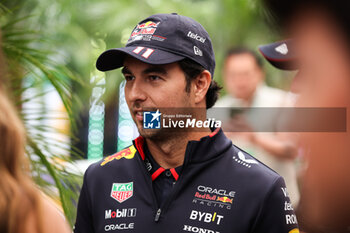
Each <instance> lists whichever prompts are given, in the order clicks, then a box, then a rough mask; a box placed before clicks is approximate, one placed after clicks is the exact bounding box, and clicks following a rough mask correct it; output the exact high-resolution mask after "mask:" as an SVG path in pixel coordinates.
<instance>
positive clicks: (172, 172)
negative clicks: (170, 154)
mask: <svg viewBox="0 0 350 233" xmlns="http://www.w3.org/2000/svg"><path fill="white" fill-rule="evenodd" d="M170 172H171V174H173V177H174V178H175V180H176V181H177V179H179V174H177V172H176V170H175V168H171V169H170Z"/></svg>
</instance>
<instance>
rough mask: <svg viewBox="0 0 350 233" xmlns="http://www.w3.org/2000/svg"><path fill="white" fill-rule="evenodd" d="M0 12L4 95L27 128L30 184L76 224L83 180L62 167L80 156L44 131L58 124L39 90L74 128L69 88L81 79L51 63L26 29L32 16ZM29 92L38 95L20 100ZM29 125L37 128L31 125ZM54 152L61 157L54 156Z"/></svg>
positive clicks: (40, 43)
mask: <svg viewBox="0 0 350 233" xmlns="http://www.w3.org/2000/svg"><path fill="white" fill-rule="evenodd" d="M1 9H2V14H1V17H0V23H1V24H0V25H1V30H2V37H3V38H2V39H3V42H2V50H3V52H4V55H5V58H6V62H7V64H8V71H9V74H10V75H8V79H9V80H8V81H9V82H8V89H9V92H10V94H11V95H12V97H13V99H14V101H15V103H16V105H17V106H18V108H20V110H21V111H20V112H21V116H22V119H23V121H24V124H25V126H26V127H27V138H28V139H27V140H28V146H27V154H28V155H29V157H30V158H31V165H32V171H33V178H34V179H35V181H36V183H37V184H38V185H39V186H40V187H41V189H42V190H43V191H44V192H45V193H46V194H48V195H49V196H51V197H52V198H54V199H56V198H59V201H60V203H61V204H62V208H63V210H64V212H65V214H66V216H67V219H68V220H69V221H70V222H71V223H72V222H73V221H74V218H75V207H74V202H72V200H76V199H77V197H78V193H79V185H80V184H81V176H79V175H75V174H73V173H72V172H71V171H67V170H66V168H65V166H62V164H64V163H69V162H70V159H69V158H67V157H66V156H65V155H67V154H70V153H75V154H78V151H77V150H75V149H74V148H73V149H71V148H70V147H69V146H68V147H67V145H65V144H64V142H63V141H62V142H60V141H59V140H57V139H56V138H55V137H57V135H60V134H62V133H60V132H58V130H57V129H56V128H53V127H50V126H49V125H47V124H46V123H45V121H47V120H51V119H57V116H50V115H49V114H51V113H49V112H48V110H45V107H44V106H45V105H44V104H43V102H42V101H41V99H42V98H43V96H44V95H45V94H47V93H46V92H47V91H46V90H44V89H43V88H42V87H43V85H45V83H47V84H49V85H51V86H52V87H53V88H54V90H55V91H56V92H57V93H58V94H59V96H60V98H61V100H62V103H63V105H64V107H65V110H66V111H67V113H68V114H67V116H64V115H62V114H61V115H62V116H61V117H63V119H64V120H67V121H69V120H70V125H71V126H72V127H74V126H75V122H74V121H72V119H73V117H72V115H73V111H72V99H74V98H77V96H75V95H74V94H72V92H71V88H70V83H71V81H76V82H79V79H78V78H77V76H75V75H73V74H72V72H70V71H69V70H68V69H67V68H66V67H65V66H64V65H63V64H60V63H59V62H57V61H55V60H54V59H51V58H50V56H51V54H52V51H50V50H49V49H47V48H45V45H47V41H46V40H45V39H43V38H44V37H42V34H41V33H40V32H39V31H37V30H36V29H32V25H30V24H28V22H30V19H31V18H34V17H33V16H23V17H18V16H17V15H16V14H14V13H13V12H11V11H10V10H7V8H5V7H4V6H3V5H2V6H1ZM28 80H31V84H30V85H27V86H26V85H24V83H25V82H28ZM47 84H46V85H47ZM30 89H35V90H36V91H35V93H36V94H35V95H31V96H30V97H28V98H24V96H23V93H24V92H26V91H28V90H30ZM28 101H38V105H37V106H35V107H34V109H26V107H24V106H26V105H25V103H27V102H28ZM33 113H34V114H33ZM33 121H36V122H40V123H41V124H36V125H33V124H31V122H33ZM48 133H51V136H48V135H49V134H48ZM57 149H59V150H60V151H62V153H60V154H56V153H57V151H58V150H57ZM57 161H59V163H57ZM51 179H52V180H51ZM64 186H66V187H64ZM67 187H69V188H67Z"/></svg>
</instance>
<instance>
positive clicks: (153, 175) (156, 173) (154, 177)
mask: <svg viewBox="0 0 350 233" xmlns="http://www.w3.org/2000/svg"><path fill="white" fill-rule="evenodd" d="M164 171H165V169H164V168H162V167H160V168H158V169H157V171H155V172H154V173H153V174H152V181H154V180H155V179H157V177H158V176H159V175H160V174H162V173H163V172H164Z"/></svg>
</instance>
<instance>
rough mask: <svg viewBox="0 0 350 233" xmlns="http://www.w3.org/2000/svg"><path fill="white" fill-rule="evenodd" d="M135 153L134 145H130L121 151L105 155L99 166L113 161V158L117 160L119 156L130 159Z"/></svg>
mask: <svg viewBox="0 0 350 233" xmlns="http://www.w3.org/2000/svg"><path fill="white" fill-rule="evenodd" d="M135 153H136V149H135V147H134V146H130V147H128V148H126V149H124V150H122V151H119V152H118V153H116V154H114V155H111V156H108V157H106V158H105V159H104V160H103V162H102V163H101V166H104V165H106V164H107V163H109V162H111V161H113V160H115V159H116V160H119V159H121V158H125V159H132V158H134V156H135Z"/></svg>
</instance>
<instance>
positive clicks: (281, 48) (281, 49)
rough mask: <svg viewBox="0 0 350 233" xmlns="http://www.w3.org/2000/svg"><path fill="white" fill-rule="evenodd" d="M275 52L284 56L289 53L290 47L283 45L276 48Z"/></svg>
mask: <svg viewBox="0 0 350 233" xmlns="http://www.w3.org/2000/svg"><path fill="white" fill-rule="evenodd" d="M275 50H276V51H277V52H279V53H280V54H282V55H286V54H287V53H288V47H287V45H286V44H285V43H283V44H281V45H280V46H278V47H276V48H275Z"/></svg>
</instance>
